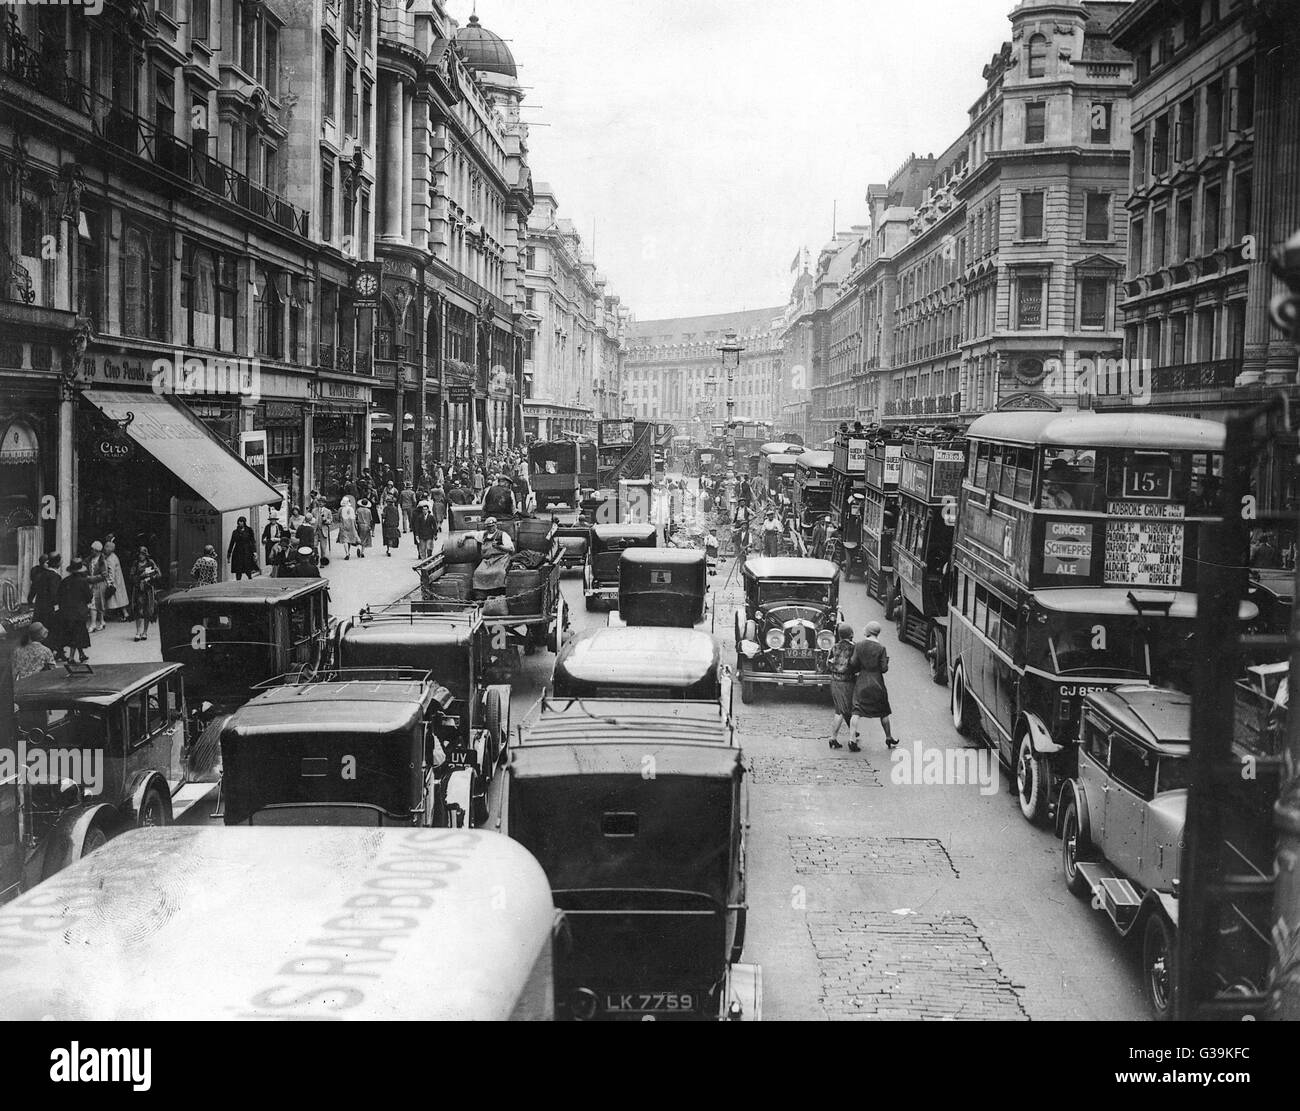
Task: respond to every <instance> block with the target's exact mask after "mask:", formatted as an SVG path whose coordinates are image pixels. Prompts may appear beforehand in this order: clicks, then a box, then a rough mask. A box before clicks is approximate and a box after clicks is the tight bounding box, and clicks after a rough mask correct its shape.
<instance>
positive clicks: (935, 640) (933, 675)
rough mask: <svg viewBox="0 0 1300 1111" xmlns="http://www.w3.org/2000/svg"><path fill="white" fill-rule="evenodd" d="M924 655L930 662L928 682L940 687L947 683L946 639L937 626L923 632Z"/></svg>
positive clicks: (931, 626)
mask: <svg viewBox="0 0 1300 1111" xmlns="http://www.w3.org/2000/svg"><path fill="white" fill-rule="evenodd" d="M925 655H926V659H928V660H929V661H930V680H931V682H933V683H934V684H935V686H939V687H942V686H944V685H945V684H946V683H947V682H948V637H947V635H946V634H945V633H944V631H943V630H942V629H941V628H940V627H939V626H938V625H933V624H932V625H930V626H929V628H927V629H926V632H925Z"/></svg>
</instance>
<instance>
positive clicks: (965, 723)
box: [948, 664, 975, 737]
mask: <svg viewBox="0 0 1300 1111" xmlns="http://www.w3.org/2000/svg"><path fill="white" fill-rule="evenodd" d="M948 702H949V706H950V708H951V710H952V725H953V728H954V729H956V730H957V732H958V733H960V734H961V735H962V736H963V737H971V736H974V734H975V711H974V709H973V707H972V706H971V700H970V695H969V694H967V693H966V672H965V670H964V669H963V668H962V666H961V664H958V665H957V668H956V670H955V671H953V673H952V693H951V694H950V695H949V696H948Z"/></svg>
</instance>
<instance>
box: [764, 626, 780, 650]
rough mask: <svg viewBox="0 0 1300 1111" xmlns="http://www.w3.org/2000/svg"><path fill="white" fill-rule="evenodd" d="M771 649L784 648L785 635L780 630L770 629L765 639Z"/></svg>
mask: <svg viewBox="0 0 1300 1111" xmlns="http://www.w3.org/2000/svg"><path fill="white" fill-rule="evenodd" d="M763 639H764V640H765V641H766V642H767V646H768V647H769V648H784V647H785V633H784V632H782V631H781V630H780V629H768V631H767V636H765V637H764V638H763Z"/></svg>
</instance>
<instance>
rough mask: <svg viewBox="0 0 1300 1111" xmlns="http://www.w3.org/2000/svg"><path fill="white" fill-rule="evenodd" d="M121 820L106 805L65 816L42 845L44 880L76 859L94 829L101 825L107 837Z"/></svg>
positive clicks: (72, 812) (42, 873)
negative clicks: (87, 836)
mask: <svg viewBox="0 0 1300 1111" xmlns="http://www.w3.org/2000/svg"><path fill="white" fill-rule="evenodd" d="M119 818H120V815H119V814H118V812H117V810H116V809H115V808H114V807H112V806H109V805H108V804H107V803H99V804H98V805H95V806H87V807H82V808H80V809H77V810H72V811H69V812H68V813H67V814H65V815H63V817H62V818H60V819H59V821H58V823H57V824H56V825H55V827H54V828H53V829H52V830H50V832H49V834H48V835H47V836H46V838H45V840H44V841H43V842H42V844H41V867H40V875H41V879H43V880H47V879H49V878H50V877H51V876H52V875H54V874H55V873H56V872H60V871H62V870H63V869H64V868H66V867H67V866H68V865H69V864H71V863H72V862H73V861H74V860H76V859H77V858H78V857H79V856H80V855H81V846H82V845H83V844H84V843H85V840H86V835H87V834H88V833H89V832H90V831H91V829H92V828H94V827H95V826H100V827H102V828H103V830H104V832H105V834H108V833H109V832H110V831H111V830H112V829H113V827H114V826H115V825H117V824H118V820H119Z"/></svg>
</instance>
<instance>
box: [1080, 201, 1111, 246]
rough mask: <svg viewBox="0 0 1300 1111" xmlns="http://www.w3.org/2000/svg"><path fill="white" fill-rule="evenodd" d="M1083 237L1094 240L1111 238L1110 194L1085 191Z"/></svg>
mask: <svg viewBox="0 0 1300 1111" xmlns="http://www.w3.org/2000/svg"><path fill="white" fill-rule="evenodd" d="M1083 238H1084V239H1087V240H1092V241H1094V242H1099V241H1104V240H1108V239H1109V238H1110V194H1109V193H1085V194H1084V219H1083Z"/></svg>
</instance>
